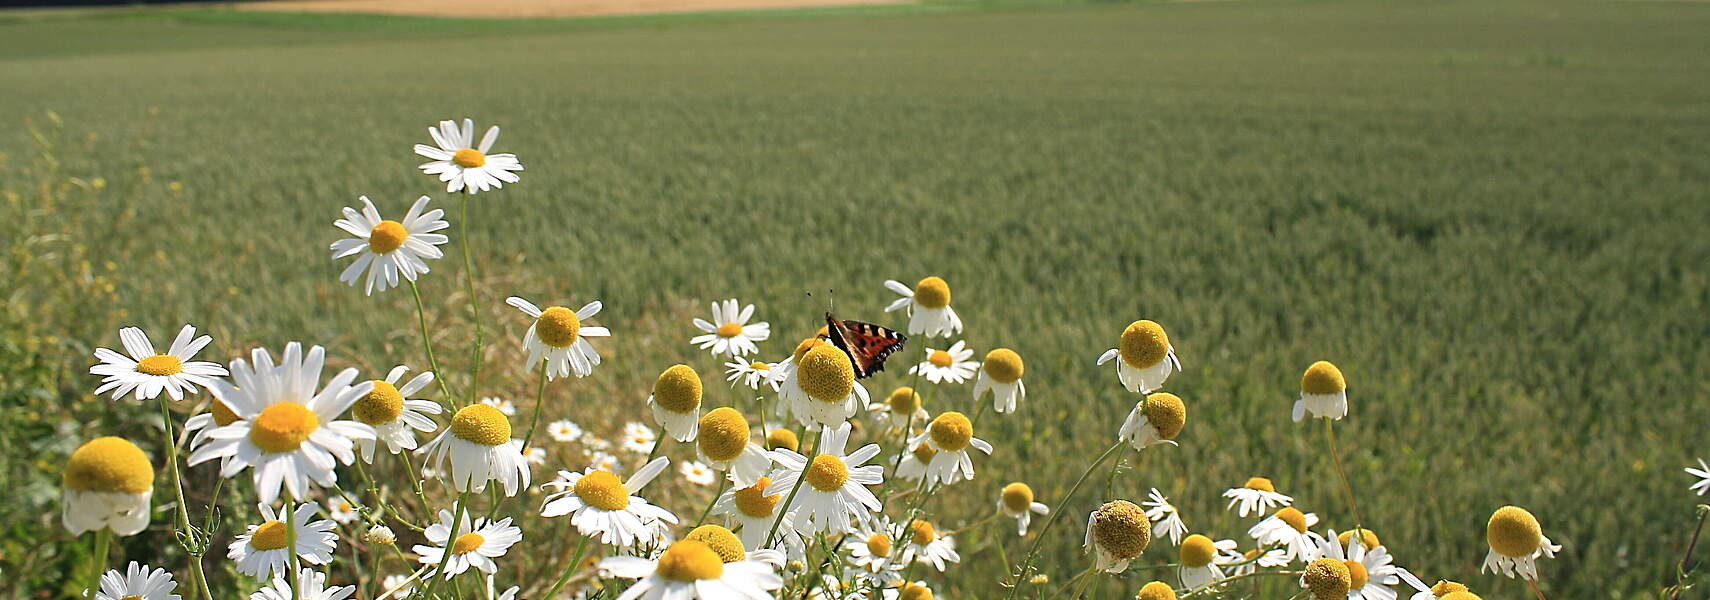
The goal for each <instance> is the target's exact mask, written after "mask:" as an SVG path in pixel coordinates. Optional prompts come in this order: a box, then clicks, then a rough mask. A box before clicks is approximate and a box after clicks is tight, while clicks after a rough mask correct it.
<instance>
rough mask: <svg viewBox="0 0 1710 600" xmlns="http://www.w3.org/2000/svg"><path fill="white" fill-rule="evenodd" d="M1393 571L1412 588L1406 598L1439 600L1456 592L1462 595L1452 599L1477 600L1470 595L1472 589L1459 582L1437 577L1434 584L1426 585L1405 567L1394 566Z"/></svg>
mask: <svg viewBox="0 0 1710 600" xmlns="http://www.w3.org/2000/svg"><path fill="white" fill-rule="evenodd" d="M1395 572H1396V575H1399V576H1400V577H1401V580H1402V581H1403V582H1405V583H1407V585H1408V586H1409V587H1412V588H1413V590H1414V594H1413V595H1412V596H1409V597H1408V600H1439V599H1443V598H1449V594H1456V593H1458V594H1463V595H1462V596H1456V597H1455V598H1454V599H1453V600H1478V596H1474V595H1472V591H1471V590H1470V589H1468V588H1467V586H1465V585H1462V584H1460V583H1456V582H1453V581H1449V580H1447V579H1439V580H1437V583H1436V584H1435V585H1431V586H1427V585H1425V582H1423V581H1420V580H1419V577H1418V576H1416V575H1414V574H1413V573H1412V572H1409V571H1408V570H1407V569H1403V568H1400V567H1396V569H1395Z"/></svg>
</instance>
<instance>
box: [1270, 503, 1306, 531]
mask: <svg viewBox="0 0 1710 600" xmlns="http://www.w3.org/2000/svg"><path fill="white" fill-rule="evenodd" d="M1276 517H1277V518H1278V519H1281V520H1282V522H1284V523H1288V526H1289V527H1293V528H1294V530H1295V531H1298V532H1300V533H1306V514H1305V513H1302V512H1300V509H1297V508H1295V507H1293V506H1284V507H1282V509H1281V510H1278V511H1277V514H1276Z"/></svg>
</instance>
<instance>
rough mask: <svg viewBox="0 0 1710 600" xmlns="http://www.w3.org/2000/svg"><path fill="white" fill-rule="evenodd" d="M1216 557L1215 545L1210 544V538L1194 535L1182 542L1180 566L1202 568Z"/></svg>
mask: <svg viewBox="0 0 1710 600" xmlns="http://www.w3.org/2000/svg"><path fill="white" fill-rule="evenodd" d="M1216 557H1217V545H1216V544H1213V543H1212V542H1211V538H1208V537H1205V536H1203V535H1200V534H1197V533H1196V534H1193V535H1190V536H1188V537H1187V539H1185V540H1182V550H1181V562H1182V566H1184V567H1190V568H1198V567H1203V566H1206V565H1209V564H1211V559H1213V558H1216Z"/></svg>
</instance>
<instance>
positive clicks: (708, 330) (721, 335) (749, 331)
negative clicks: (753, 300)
mask: <svg viewBox="0 0 1710 600" xmlns="http://www.w3.org/2000/svg"><path fill="white" fill-rule="evenodd" d="M738 306H740V303H738V302H737V301H736V299H735V298H731V299H729V300H725V301H723V302H714V303H712V318H713V320H712V321H711V322H709V321H706V320H704V319H701V318H700V317H695V321H694V323H695V328H696V329H699V330H701V332H702V335H698V336H695V337H694V338H693V339H691V340H689V343H691V344H694V345H697V346H700V347H701V349H702V350H711V351H712V353H713V356H720V355H726V356H730V357H732V358H738V359H740V358H741V357H743V356H744V355H748V354H755V353H758V352H760V347H759V346H756V345H754V342H763V341H766V340H767V339H769V338H771V337H772V326H771V325H769V324H766V323H754V324H749V323H748V319H749V318H750V317H753V316H754V305H753V304H749V305H747V306H743V307H742V308H741V310H737V307H738Z"/></svg>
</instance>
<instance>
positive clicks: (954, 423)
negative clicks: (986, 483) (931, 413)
mask: <svg viewBox="0 0 1710 600" xmlns="http://www.w3.org/2000/svg"><path fill="white" fill-rule="evenodd" d="M922 442H924V443H926V444H927V445H929V446H930V447H931V448H932V449H933V450H935V451H936V452H934V453H933V455H932V460H931V462H928V463H927V464H926V477H927V478H928V480H929V481H937V482H938V483H940V484H943V485H949V484H952V483H956V482H958V481H962V480H972V479H973V478H974V459H973V458H972V457H970V456H968V448H969V447H970V446H972V447H973V448H974V449H975V450H979V451H981V452H984V453H986V454H988V455H989V454H991V453H992V445H991V444H989V443H986V441H985V440H982V439H980V438H977V437H974V424H973V422H971V421H969V420H968V416H967V415H964V414H962V413H959V412H956V411H953V410H952V411H945V412H944V413H943V414H940V415H938V418H936V419H933V420H932V424H931V425H928V426H927V427H926V431H924V432H921V433H920V435H917V436H914V439H912V440H909V444H910V445H917V444H920V443H922Z"/></svg>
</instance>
